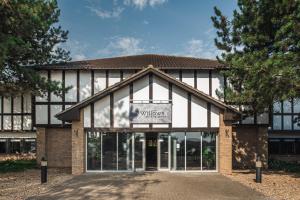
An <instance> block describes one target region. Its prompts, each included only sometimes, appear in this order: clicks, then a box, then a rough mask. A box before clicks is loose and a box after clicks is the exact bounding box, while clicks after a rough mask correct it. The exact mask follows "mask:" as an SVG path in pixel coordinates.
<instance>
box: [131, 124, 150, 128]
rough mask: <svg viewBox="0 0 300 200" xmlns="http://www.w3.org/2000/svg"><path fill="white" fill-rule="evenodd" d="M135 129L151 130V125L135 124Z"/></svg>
mask: <svg viewBox="0 0 300 200" xmlns="http://www.w3.org/2000/svg"><path fill="white" fill-rule="evenodd" d="M132 127H133V128H149V124H133V125H132Z"/></svg>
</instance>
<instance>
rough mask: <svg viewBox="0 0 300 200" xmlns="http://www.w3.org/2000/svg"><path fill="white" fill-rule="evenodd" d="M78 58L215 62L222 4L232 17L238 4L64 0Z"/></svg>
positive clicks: (223, 0) (63, 18) (70, 46)
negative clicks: (159, 57)
mask: <svg viewBox="0 0 300 200" xmlns="http://www.w3.org/2000/svg"><path fill="white" fill-rule="evenodd" d="M58 5H59V8H60V10H61V15H60V21H59V24H60V25H61V26H62V28H63V29H65V30H68V31H69V38H68V41H67V43H65V44H64V45H62V46H63V47H64V48H66V49H67V50H69V51H70V52H71V57H72V60H87V59H96V58H106V57H115V56H126V55H136V54H163V55H176V56H191V57H199V58H209V59H215V58H216V56H217V55H219V54H220V52H219V51H218V50H217V49H216V47H215V46H214V38H215V36H216V30H215V29H214V27H213V25H212V22H211V19H210V17H211V16H212V15H213V14H214V12H213V7H214V6H217V7H218V8H219V9H221V11H222V12H223V14H225V15H226V16H228V17H231V16H232V12H233V10H234V9H235V8H236V0H58Z"/></svg>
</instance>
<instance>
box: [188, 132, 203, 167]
mask: <svg viewBox="0 0 300 200" xmlns="http://www.w3.org/2000/svg"><path fill="white" fill-rule="evenodd" d="M186 169H187V170H201V133H200V132H187V133H186Z"/></svg>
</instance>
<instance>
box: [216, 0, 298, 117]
mask: <svg viewBox="0 0 300 200" xmlns="http://www.w3.org/2000/svg"><path fill="white" fill-rule="evenodd" d="M237 4H238V8H237V9H236V10H234V11H233V17H232V19H229V18H227V17H226V16H224V15H223V14H222V12H221V11H220V10H219V9H218V8H217V7H215V8H214V12H215V15H214V16H212V17H211V19H212V22H213V25H214V27H215V28H216V29H217V38H216V39H215V45H216V46H217V48H218V49H220V50H222V52H223V53H222V54H221V56H220V57H217V59H218V60H219V61H220V62H222V63H224V64H225V65H226V66H227V67H228V70H224V72H223V73H224V75H225V77H226V78H227V80H228V83H230V84H228V87H227V88H226V89H225V92H224V96H225V99H226V100H227V101H228V102H230V103H232V104H235V105H249V107H250V108H251V109H252V111H253V112H257V113H261V112H263V111H264V110H265V109H267V108H268V107H269V106H271V105H272V104H273V102H274V101H282V100H287V99H291V98H294V97H300V68H299V64H300V1H299V0H238V1H237Z"/></svg>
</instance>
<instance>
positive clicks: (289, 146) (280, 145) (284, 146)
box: [269, 138, 300, 155]
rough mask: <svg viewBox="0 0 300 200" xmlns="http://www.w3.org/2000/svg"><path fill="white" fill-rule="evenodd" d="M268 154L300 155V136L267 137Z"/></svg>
mask: <svg viewBox="0 0 300 200" xmlns="http://www.w3.org/2000/svg"><path fill="white" fill-rule="evenodd" d="M269 154H272V155H300V138H285V139H281V138H272V139H269Z"/></svg>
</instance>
